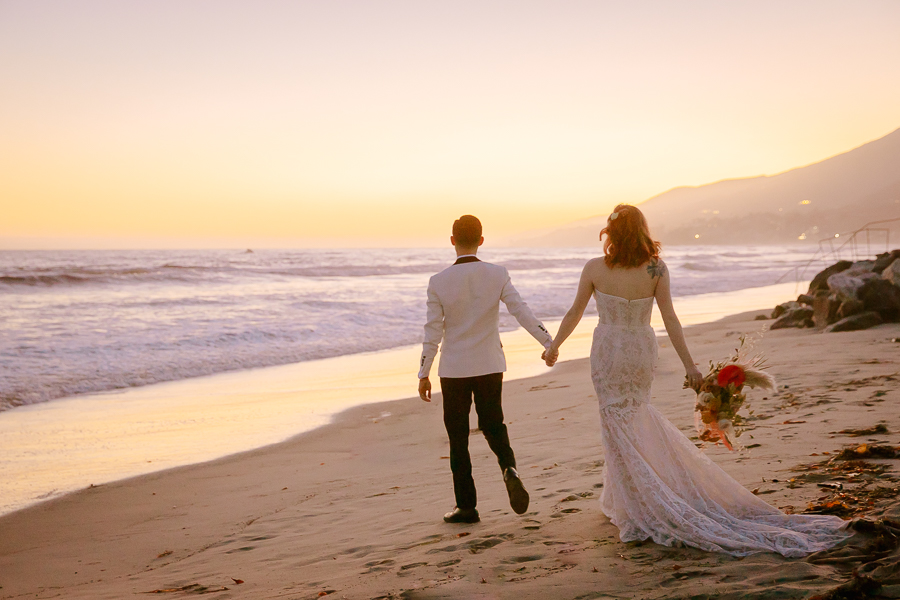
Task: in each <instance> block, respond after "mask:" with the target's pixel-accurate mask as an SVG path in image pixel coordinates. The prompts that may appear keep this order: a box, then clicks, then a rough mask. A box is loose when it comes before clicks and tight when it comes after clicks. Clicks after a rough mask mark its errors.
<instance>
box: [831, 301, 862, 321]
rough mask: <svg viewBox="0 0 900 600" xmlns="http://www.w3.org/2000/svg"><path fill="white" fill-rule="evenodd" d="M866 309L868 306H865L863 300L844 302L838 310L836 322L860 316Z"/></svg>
mask: <svg viewBox="0 0 900 600" xmlns="http://www.w3.org/2000/svg"><path fill="white" fill-rule="evenodd" d="M865 308H866V306H865V304H863V302H862V300H844V301H843V302H841V304H840V306H839V307H838V309H837V312H836V314H835V317H836V319H835V321H837V320H840V319H846V318H847V317H851V316H853V315H856V314H859V313H861V312H863V311H864V310H865Z"/></svg>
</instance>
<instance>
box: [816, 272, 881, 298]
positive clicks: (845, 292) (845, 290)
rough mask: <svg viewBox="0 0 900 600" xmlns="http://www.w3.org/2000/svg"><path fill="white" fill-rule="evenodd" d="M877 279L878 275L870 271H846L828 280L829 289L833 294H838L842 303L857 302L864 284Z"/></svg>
mask: <svg viewBox="0 0 900 600" xmlns="http://www.w3.org/2000/svg"><path fill="white" fill-rule="evenodd" d="M877 278H878V275H877V274H875V273H873V272H872V271H869V270H862V269H860V270H859V271H857V270H855V269H846V270H844V271H842V272H840V273H835V274H834V275H832V276H831V277H829V278H828V289H829V290H830V291H831V292H832V293H834V294H837V296H838V298H840V300H841V301H842V302H843V301H844V300H857V299H858V296H857V292H858V291H859V289H860V288H861V287H862V286H863V284H865V283H866V281H868V280H870V279H877Z"/></svg>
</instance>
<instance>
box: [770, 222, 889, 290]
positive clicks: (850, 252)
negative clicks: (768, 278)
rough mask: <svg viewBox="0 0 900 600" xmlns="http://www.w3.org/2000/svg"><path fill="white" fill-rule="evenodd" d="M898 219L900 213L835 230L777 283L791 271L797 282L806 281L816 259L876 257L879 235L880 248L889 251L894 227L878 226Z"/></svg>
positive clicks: (826, 263) (830, 262) (817, 261)
mask: <svg viewBox="0 0 900 600" xmlns="http://www.w3.org/2000/svg"><path fill="white" fill-rule="evenodd" d="M898 221H900V217H895V218H893V219H884V220H882V221H872V222H870V223H866V224H865V225H863V226H862V227H860V228H859V229H857V230H856V231H850V232H847V233H836V234H834V235H833V236H832V237H829V238H823V239H821V240H819V248H818V249H817V250H816V253H815V254H813V256H812V258H810V259H809V261H808V262H807V263H806V264H804V265H799V266H796V267H793V268H792V269H790V270H789V271H787V272H786V273H785V274H784V275H782V276H781V277H779V278H778V280H777V281H775V283H781V282H783V281H785V280H786V279H787V278H788V276H789V275H791V274H793V275H794V281H795V282H797V283H799V282H801V281H805V280H806V279H807V278H808V277H809V275H808V271H809V270H810V268H811V267H812V266H813V265H815V264H817V263H824V264H825V266H826V267H828V266H831V265H832V264H833V263H835V262H837V261H839V260H852V261H854V262H855V261H857V260H864V259H869V258H874V257H875V254H876V253H878V252H879V248H880V247H881V243H880V242H878V241H877V239H876V238H883V240H884V249H883V250H881V252H888V251H890V250H891V247H890V246H891V228H890V227H877V226H878V225H885V224H887V223H896V222H898ZM863 238H865V241H863ZM876 243H877V247H876Z"/></svg>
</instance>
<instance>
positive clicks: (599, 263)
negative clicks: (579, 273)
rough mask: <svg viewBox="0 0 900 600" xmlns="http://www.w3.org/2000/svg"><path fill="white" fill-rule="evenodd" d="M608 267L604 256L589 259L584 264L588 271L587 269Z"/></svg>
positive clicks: (595, 269) (594, 269)
mask: <svg viewBox="0 0 900 600" xmlns="http://www.w3.org/2000/svg"><path fill="white" fill-rule="evenodd" d="M607 269H609V267H607V266H606V261H605V260H603V257H602V256H598V257H596V258H592V259H590V260H589V261H587V263H585V265H584V270H585V271H587V270H591V271H597V270H604V271H605V270H607Z"/></svg>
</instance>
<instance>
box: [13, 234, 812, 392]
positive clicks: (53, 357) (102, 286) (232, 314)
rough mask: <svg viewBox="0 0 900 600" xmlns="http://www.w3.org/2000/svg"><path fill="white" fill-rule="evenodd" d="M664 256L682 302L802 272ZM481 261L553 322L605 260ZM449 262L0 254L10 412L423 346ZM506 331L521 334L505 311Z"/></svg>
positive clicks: (523, 257) (586, 255)
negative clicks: (430, 307)
mask: <svg viewBox="0 0 900 600" xmlns="http://www.w3.org/2000/svg"><path fill="white" fill-rule="evenodd" d="M666 250H667V254H666V255H665V256H666V257H667V260H668V262H669V266H670V271H671V273H672V293H673V295H674V296H686V295H692V294H701V293H708V292H724V291H732V290H737V289H743V288H748V287H756V286H763V285H769V284H771V283H773V282H774V280H775V279H776V278H777V277H779V276H781V275H783V274H784V273H785V272H786V270H787V269H788V268H789V267H790V266H792V265H798V264H802V263H803V262H804V261H803V256H801V255H793V254H787V253H785V254H782V255H780V256H779V255H778V254H777V252H775V251H768V250H767V251H761V252H760V254H761V256H760V257H725V258H722V257H721V255H719V254H716V252H718V250H719V249H712V250H709V251H706V250H704V249H702V248H695V247H691V248H667V249H666ZM754 251H755V249H743V248H737V249H732V252H734V253H737V254H742V255H743V254H749V253H752V252H754ZM479 256H482V258H484V260H487V261H489V262H493V263H496V264H500V265H504V266H506V267H507V268H508V269H509V270H510V272H511V273H512V277H513V282H514V283H515V285H516V287H517V289H518V290H519V292H520V294H521V295H522V298H523V299H525V301H526V302H528V305H529V306H530V307H531V309H532V310H533V311H534V312H535V314H536V315H537V316H538V317H539V318H542V319H547V320H550V319H555V318H558V317H559V316H561V315H562V314H564V313H565V312H566V310H568V309H569V306H570V305H571V301H572V298H574V296H575V290H576V288H577V286H578V280H579V275H580V273H581V269H582V267H583V266H584V263H585V262H586V261H587V260H588V259H590V258H592V257H594V256H596V249H590V248H585V249H572V248H569V249H552V248H550V249H487V250H486V251H485V252H483V253H479ZM776 259H777V260H776ZM792 259H793V260H792ZM781 261H783V262H781ZM452 262H453V254H452V249H440V250H436V249H431V250H421V249H420V250H396V249H395V250H384V251H382V250H378V251H360V250H329V251H318V250H310V251H306V250H303V251H300V250H297V251H260V252H257V253H253V254H246V255H245V254H243V253H236V252H234V251H161V250H160V251H140V252H138V251H128V252H113V251H108V252H107V251H81V252H49V251H48V252H15V253H12V252H10V253H4V252H0V290H2V292H0V324H3V329H2V331H3V335H0V409H2V408H3V407H10V406H14V405H21V404H31V403H35V402H43V401H47V400H53V399H55V398H60V397H64V396H71V395H75V394H85V393H94V392H103V391H107V390H114V389H119V388H125V387H133V386H140V385H147V384H151V383H157V382H162V381H173V380H178V379H185V378H188V377H197V376H201V375H210V374H214V373H219V372H223V371H231V370H236V369H247V368H255V367H265V366H270V365H278V364H286V363H293V362H301V361H305V360H315V359H320V358H326V357H330V356H340V355H346V354H353V353H358V352H367V351H373V350H385V349H388V348H394V347H397V346H403V345H406V344H414V343H419V342H421V339H422V325H423V324H424V318H425V288H426V286H427V282H428V277H429V276H430V275H432V274H434V273H437V272H438V271H440V270H442V269H444V268H446V267H448V266H449V265H450V264H452ZM138 284H140V285H138ZM66 286H68V289H67V287H66ZM91 286H94V287H91ZM47 287H49V288H55V293H46V291H45V290H44V289H42V288H47ZM10 290H15V293H10ZM3 292H6V293H3ZM592 312H593V308H589V309H588V313H592ZM500 324H501V329H504V330H506V329H513V328H515V327H517V323H516V322H515V320H514V319H513V318H512V317H510V316H509V315H508V314H507V312H506V310H505V309H504V308H503V307H501V313H500ZM413 367H414V365H413ZM413 367H411V368H413Z"/></svg>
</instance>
